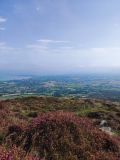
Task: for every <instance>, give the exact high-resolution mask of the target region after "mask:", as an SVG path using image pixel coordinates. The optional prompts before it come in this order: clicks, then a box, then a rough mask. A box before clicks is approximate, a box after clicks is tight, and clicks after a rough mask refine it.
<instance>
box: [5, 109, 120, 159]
mask: <svg viewBox="0 0 120 160" xmlns="http://www.w3.org/2000/svg"><path fill="white" fill-rule="evenodd" d="M6 144H7V145H8V146H12V145H16V146H17V147H21V148H22V149H23V150H24V151H25V153H26V154H28V153H30V154H32V155H33V156H36V157H40V158H45V159H46V160H108V158H109V160H118V159H119V158H120V157H119V156H120V144H119V141H118V140H116V139H115V138H114V137H111V136H109V135H107V134H105V133H104V132H102V131H101V130H99V129H98V128H96V127H94V125H93V123H92V121H90V120H89V119H87V118H80V117H78V116H76V115H75V114H73V113H69V112H62V111H59V112H47V113H42V114H40V115H39V116H38V117H37V118H34V119H33V121H32V122H31V124H30V125H28V126H27V127H25V128H20V127H17V126H12V129H11V128H9V129H8V131H7V134H6Z"/></svg>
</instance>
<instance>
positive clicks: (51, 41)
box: [37, 39, 69, 43]
mask: <svg viewBox="0 0 120 160" xmlns="http://www.w3.org/2000/svg"><path fill="white" fill-rule="evenodd" d="M37 41H38V42H42V43H68V42H69V41H61V40H52V39H40V40H37Z"/></svg>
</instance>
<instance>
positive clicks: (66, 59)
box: [0, 0, 120, 74]
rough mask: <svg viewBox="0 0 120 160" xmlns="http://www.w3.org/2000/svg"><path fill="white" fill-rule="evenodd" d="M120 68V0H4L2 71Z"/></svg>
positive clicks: (0, 15)
mask: <svg viewBox="0 0 120 160" xmlns="http://www.w3.org/2000/svg"><path fill="white" fill-rule="evenodd" d="M119 67H120V0H0V71H3V72H18V73H19V72H26V73H27V72H28V73H38V74H53V73H54V74H58V73H79V72H81V71H89V70H95V69H96V68H98V69H100V70H104V69H105V68H110V69H112V68H114V69H115V68H119Z"/></svg>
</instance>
